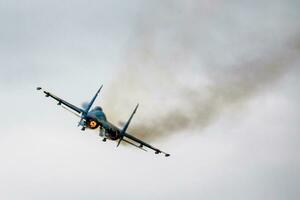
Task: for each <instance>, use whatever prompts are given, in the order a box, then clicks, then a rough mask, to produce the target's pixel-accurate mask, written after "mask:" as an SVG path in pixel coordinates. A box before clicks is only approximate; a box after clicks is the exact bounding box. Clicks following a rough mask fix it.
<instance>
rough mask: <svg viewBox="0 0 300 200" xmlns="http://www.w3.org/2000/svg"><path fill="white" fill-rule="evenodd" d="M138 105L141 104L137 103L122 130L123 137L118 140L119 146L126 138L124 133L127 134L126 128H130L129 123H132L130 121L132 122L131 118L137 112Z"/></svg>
mask: <svg viewBox="0 0 300 200" xmlns="http://www.w3.org/2000/svg"><path fill="white" fill-rule="evenodd" d="M138 107H139V104H137V105H136V107H135V109H134V111H133V113H132V114H131V116H130V118H129V119H128V121H127V123H126V124H125V126H124V128H123V129H122V131H121V137H120V139H119V142H118V144H117V147H118V146H119V145H120V143H121V142H122V140H123V138H124V135H125V133H126V130H127V129H128V126H129V124H130V122H131V120H132V118H133V116H134V114H135V113H136V111H137V109H138Z"/></svg>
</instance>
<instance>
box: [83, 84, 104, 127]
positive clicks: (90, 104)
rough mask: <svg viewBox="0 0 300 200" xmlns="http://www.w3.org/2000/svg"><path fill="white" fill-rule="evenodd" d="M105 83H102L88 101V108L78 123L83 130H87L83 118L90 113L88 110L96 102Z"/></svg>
mask: <svg viewBox="0 0 300 200" xmlns="http://www.w3.org/2000/svg"><path fill="white" fill-rule="evenodd" d="M102 87H103V85H101V87H100V88H99V90H98V91H97V92H96V94H95V96H94V97H93V98H92V100H91V101H90V102H89V103H88V105H87V107H86V109H85V110H84V112H83V113H82V115H81V119H80V121H79V123H78V126H82V129H81V130H83V131H84V130H85V125H84V123H83V119H84V118H85V117H86V115H87V114H88V112H89V111H90V109H91V107H92V105H93V104H94V102H95V100H96V98H97V96H98V94H99V93H100V91H101V89H102Z"/></svg>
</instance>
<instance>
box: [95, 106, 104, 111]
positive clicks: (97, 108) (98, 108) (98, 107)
mask: <svg viewBox="0 0 300 200" xmlns="http://www.w3.org/2000/svg"><path fill="white" fill-rule="evenodd" d="M94 110H99V111H103V109H102V107H100V106H96V107H95V108H94Z"/></svg>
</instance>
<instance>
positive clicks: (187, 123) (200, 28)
mask: <svg viewBox="0 0 300 200" xmlns="http://www.w3.org/2000/svg"><path fill="white" fill-rule="evenodd" d="M175 2H176V1H175ZM191 2H194V3H195V4H194V5H198V7H201V5H200V3H197V2H196V1H190V3H191ZM206 3H207V2H206ZM171 5H172V6H170V5H165V6H162V7H160V8H157V10H156V13H155V15H153V14H151V15H150V14H149V13H148V12H150V11H151V9H154V8H151V3H150V4H149V5H148V6H147V9H145V10H143V14H142V15H141V17H140V18H139V20H138V22H137V26H136V31H135V33H134V34H133V38H132V39H131V40H130V45H128V47H126V48H125V50H124V51H126V52H127V54H126V59H125V61H124V69H123V71H122V72H121V73H120V75H119V76H117V77H116V81H115V82H114V83H113V84H112V85H111V87H110V89H109V91H112V92H110V93H108V94H106V97H105V99H106V102H105V103H106V104H105V108H106V109H108V110H109V112H108V113H110V115H111V116H110V117H111V120H113V121H115V122H116V121H117V120H120V119H126V116H127V115H129V113H127V112H129V111H130V109H128V108H130V106H131V107H133V105H132V104H133V102H134V101H137V100H138V101H140V103H141V104H142V106H143V107H142V109H143V110H142V113H141V114H139V115H138V117H137V118H138V119H134V121H133V123H132V126H131V127H130V129H129V131H130V132H132V133H133V134H134V135H137V136H139V137H141V138H145V139H148V141H149V140H150V139H156V138H161V137H162V136H170V135H172V134H174V133H177V132H178V131H184V130H187V131H188V129H189V128H197V129H198V130H199V132H200V131H201V130H202V129H203V128H206V127H208V126H209V125H210V124H212V123H213V122H214V121H215V120H216V119H218V117H220V116H221V114H222V112H223V111H224V110H225V109H226V108H233V107H234V106H235V105H240V104H243V103H245V102H247V100H249V99H250V98H252V97H254V96H255V95H256V94H258V93H259V92H263V91H264V90H266V89H272V84H273V83H274V82H275V81H277V80H279V79H280V78H281V77H282V76H284V75H285V74H286V73H288V72H289V70H290V69H291V66H293V65H292V63H293V62H294V61H295V59H296V58H297V56H296V55H297V53H299V48H297V45H294V44H297V41H299V40H298V39H295V37H294V35H297V34H296V33H298V31H294V30H293V31H290V32H291V34H290V35H286V34H285V31H286V30H285V31H282V32H279V33H277V34H278V36H279V37H270V36H269V35H267V34H265V28H266V27H269V26H270V27H273V26H274V24H272V23H275V24H276V22H273V21H272V20H275V21H276V15H274V16H273V19H272V20H270V21H264V22H259V21H256V20H257V19H256V17H257V16H260V15H261V14H263V13H262V12H264V11H263V10H257V11H256V12H254V14H252V13H251V14H249V13H248V15H247V14H246V15H245V16H243V17H244V18H245V21H243V20H242V21H239V19H236V18H234V17H232V16H231V15H230V9H231V7H230V6H229V8H230V9H229V10H226V6H225V9H224V10H225V11H222V12H221V13H218V14H216V12H215V11H216V10H217V11H220V10H219V8H218V7H216V8H214V9H212V8H211V11H210V12H209V11H207V12H208V13H206V15H204V14H203V13H201V14H199V13H198V12H197V10H194V9H192V8H191V7H189V6H187V4H186V7H183V8H182V5H183V3H179V2H177V3H171ZM214 6H216V2H215V4H214ZM222 6H223V7H222V8H224V5H222ZM149 7H150V8H149ZM233 9H237V11H241V9H242V10H243V9H247V8H244V7H241V8H233ZM246 13H247V12H246ZM235 17H236V16H235ZM282 17H283V16H281V15H280V16H279V17H278V18H280V19H282ZM201 18H202V19H201ZM222 18H225V19H226V18H227V20H228V21H227V22H226V23H227V24H225V25H224V24H223V23H224V21H220V22H218V20H220V19H222ZM247 18H249V19H248V21H247ZM195 19H198V20H199V22H198V23H196V21H195ZM283 21H284V20H283ZM254 24H255V26H256V29H255V30H253V31H254V32H253V33H251V34H250V33H249V32H247V31H252V30H247V29H248V28H250V27H252V26H253V25H254ZM276 25H278V27H276V28H274V27H275V26H274V27H273V28H271V29H272V30H273V29H274V30H279V29H280V27H284V25H282V24H276ZM218 26H221V27H220V28H216V27H218ZM284 28H289V27H284ZM244 29H245V30H244ZM232 30H234V31H235V32H234V31H232ZM243 31H244V32H245V33H243ZM236 32H238V34H237V33H236ZM211 35H215V37H212V36H211ZM220 37H223V38H221V39H220ZM246 39H247V40H246ZM262 40H264V43H261V41H262ZM219 49H222V50H221V51H220V50H219ZM120 101H122V102H121V103H120ZM125 110H126V111H125ZM123 113H127V114H126V115H125V114H124V115H123Z"/></svg>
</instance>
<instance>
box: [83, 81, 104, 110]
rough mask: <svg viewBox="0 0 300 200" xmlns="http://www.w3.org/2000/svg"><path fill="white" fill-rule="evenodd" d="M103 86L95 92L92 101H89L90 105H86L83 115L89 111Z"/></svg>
mask: <svg viewBox="0 0 300 200" xmlns="http://www.w3.org/2000/svg"><path fill="white" fill-rule="evenodd" d="M102 87H103V85H101V87H100V88H99V90H98V91H97V93H96V94H95V96H94V97H93V99H92V100H91V101H90V103H89V104H88V105H87V107H86V109H85V113H88V112H89V110H90V109H91V107H92V105H93V103H94V102H95V100H96V98H97V96H98V94H99V93H100V91H101V89H102Z"/></svg>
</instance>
